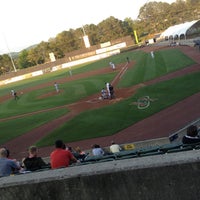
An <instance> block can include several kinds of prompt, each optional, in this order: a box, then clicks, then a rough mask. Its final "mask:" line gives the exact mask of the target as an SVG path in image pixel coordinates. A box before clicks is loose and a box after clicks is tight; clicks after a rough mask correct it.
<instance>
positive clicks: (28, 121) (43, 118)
mask: <svg viewBox="0 0 200 200" xmlns="http://www.w3.org/2000/svg"><path fill="white" fill-rule="evenodd" d="M66 113H67V109H58V110H53V111H48V112H43V113H39V114H34V115H31V116H25V117H20V118H17V119H11V120H8V121H4V122H0V127H1V132H0V144H4V143H5V142H7V141H9V140H11V139H14V138H16V137H18V136H20V135H23V134H25V133H27V132H29V131H31V130H32V129H34V128H37V127H39V126H41V125H43V124H45V123H47V122H50V121H51V120H54V119H57V118H58V117H60V116H62V115H64V114H66Z"/></svg>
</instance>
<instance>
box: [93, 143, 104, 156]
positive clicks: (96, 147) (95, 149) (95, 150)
mask: <svg viewBox="0 0 200 200" xmlns="http://www.w3.org/2000/svg"><path fill="white" fill-rule="evenodd" d="M92 154H93V156H103V155H104V151H103V149H102V148H101V147H100V146H99V145H98V144H94V145H93V149H92Z"/></svg>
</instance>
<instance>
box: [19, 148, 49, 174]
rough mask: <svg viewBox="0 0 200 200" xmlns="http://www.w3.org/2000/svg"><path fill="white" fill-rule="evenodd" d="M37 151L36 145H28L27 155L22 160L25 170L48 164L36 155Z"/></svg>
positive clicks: (40, 167) (36, 168) (33, 169)
mask: <svg viewBox="0 0 200 200" xmlns="http://www.w3.org/2000/svg"><path fill="white" fill-rule="evenodd" d="M37 152H38V149H37V147H36V146H31V147H29V150H28V153H29V155H28V157H26V158H24V159H23V160H22V166H23V167H24V169H25V170H26V171H35V170H38V169H42V168H44V167H47V166H48V165H47V164H46V163H45V162H44V160H43V159H42V158H41V157H38V156H37Z"/></svg>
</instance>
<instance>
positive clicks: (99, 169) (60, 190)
mask: <svg viewBox="0 0 200 200" xmlns="http://www.w3.org/2000/svg"><path fill="white" fill-rule="evenodd" d="M199 155H200V150H191V151H186V152H179V153H170V154H164V155H157V156H146V157H142V158H132V159H125V160H118V161H110V162H101V163H98V164H87V165H82V166H73V167H69V168H64V169H57V170H48V171H42V172H34V173H28V174H22V175H16V176H10V177H4V178H1V179H0V199H1V200H13V199H15V200H21V199H32V200H39V199H45V200H55V199H56V200H62V199H71V200H73V199H74V200H77V199H79V200H113V199H115V200H118V199H119V200H121V199H126V200H129V199H130V200H133V199H137V200H144V199H149V200H151V199H152V200H155V199H162V200H169V199H181V200H188V199H199V198H200V190H199V184H200V179H199V173H200V162H199V161H200V157H199Z"/></svg>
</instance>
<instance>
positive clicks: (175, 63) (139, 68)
mask: <svg viewBox="0 0 200 200" xmlns="http://www.w3.org/2000/svg"><path fill="white" fill-rule="evenodd" d="M127 56H128V57H129V58H130V60H134V61H135V62H136V64H135V65H134V67H132V68H129V69H128V71H127V73H126V74H124V76H123V78H122V79H121V81H120V83H119V85H118V87H128V86H132V85H135V84H138V83H141V82H144V81H147V80H150V79H153V78H156V77H159V76H162V75H164V74H167V73H169V72H172V71H175V70H178V69H181V68H184V67H187V66H189V65H191V64H194V61H193V60H191V59H190V58H188V57H187V56H185V55H184V54H182V53H181V52H180V51H179V50H176V49H171V50H162V51H158V52H155V59H152V58H151V57H150V53H144V52H142V51H134V52H126V53H122V54H119V55H115V56H112V57H111V58H107V59H103V60H101V61H98V62H95V63H90V64H87V65H81V66H77V67H75V68H74V69H73V74H78V73H83V72H86V71H90V70H93V69H98V68H102V67H105V66H107V67H108V63H109V61H112V62H114V63H115V64H117V63H124V62H126V57H127ZM66 73H68V72H67V71H66V70H62V71H57V72H54V73H51V74H47V75H44V76H41V77H36V78H33V79H30V80H29V79H28V80H25V81H20V82H17V83H15V84H9V85H8V86H4V87H1V89H0V95H1V96H3V95H2V94H5V93H6V92H8V91H10V89H13V88H14V89H16V88H17V89H19V90H23V89H24V88H29V87H32V86H36V85H38V84H42V83H45V82H50V81H53V80H56V79H58V78H62V77H64V76H66ZM115 75H116V74H115V72H113V73H109V74H106V75H96V76H93V77H89V78H86V79H81V80H76V81H72V82H66V83H63V84H62V85H60V89H61V90H62V92H61V93H59V94H56V95H55V96H51V97H48V98H44V99H38V97H39V96H40V95H44V94H47V93H49V92H52V91H55V88H54V86H52V87H46V88H43V89H40V90H35V91H30V92H27V93H26V94H23V96H21V97H20V100H19V101H17V102H16V101H14V100H13V99H10V100H8V101H6V102H5V103H2V104H1V105H0V112H1V118H4V117H9V116H13V115H18V114H22V113H29V112H33V111H36V110H43V109H46V108H52V107H57V106H62V105H66V104H69V103H73V102H75V101H78V100H79V99H81V98H83V97H86V96H88V95H91V94H94V93H97V92H100V90H101V88H102V87H103V86H104V84H105V81H111V80H113V79H114V77H115ZM188 79H190V77H189V76H187V77H185V79H182V80H181V81H178V80H179V79H177V80H176V81H177V82H176V83H173V84H177V85H178V86H177V87H180V88H177V90H175V88H176V87H172V88H170V86H169V85H170V84H171V83H172V82H165V83H159V84H156V85H154V86H148V87H144V88H142V89H140V90H139V91H138V92H137V94H136V95H134V96H132V97H131V98H129V99H128V100H124V101H122V102H120V103H117V104H115V105H111V106H108V107H106V108H102V109H99V110H95V111H90V112H89V111H88V112H84V113H82V114H80V116H77V117H76V118H74V119H73V120H71V121H70V122H68V123H66V124H64V125H63V126H62V127H60V128H59V129H58V130H56V131H55V132H54V133H52V134H50V135H49V136H48V137H47V138H44V139H43V140H42V141H41V142H39V143H38V145H40V146H43V145H51V144H53V143H54V140H55V139H56V138H58V137H61V138H62V139H63V140H65V141H66V142H69V141H76V140H82V139H87V138H91V137H101V136H106V135H112V134H114V133H116V132H117V131H119V130H122V129H124V128H126V127H128V126H130V125H131V124H133V123H135V122H137V121H139V120H141V119H144V118H146V117H147V116H150V115H152V114H153V113H155V112H158V111H160V110H162V109H163V108H165V107H167V106H169V105H172V104H173V103H175V102H177V101H179V100H180V99H182V98H185V97H186V96H189V95H191V94H193V93H195V92H197V91H198V78H196V77H194V78H193V77H192V78H191V80H190V85H192V87H193V86H195V85H196V86H195V87H194V88H196V90H195V91H193V93H192V91H190V90H189V91H187V94H185V91H183V88H185V81H186V80H187V81H188ZM183 83H184V84H183ZM163 84H164V85H163ZM179 85H180V86H179ZM15 86H16V87H15ZM161 86H162V87H163V88H160V87H161ZM172 89H174V90H173V91H172ZM189 92H191V93H189ZM176 93H178V94H176ZM167 94H170V96H169V95H167ZM172 94H174V95H172ZM175 94H176V95H175ZM146 95H148V96H150V97H152V98H158V99H159V100H158V101H155V102H156V104H155V106H154V102H153V103H152V106H151V107H150V108H149V109H147V110H143V111H141V110H140V111H139V110H138V109H137V108H136V107H135V106H133V105H130V104H131V103H132V102H134V101H137V98H139V97H141V96H146ZM166 95H167V96H166ZM171 95H172V96H173V98H171ZM177 95H178V96H177ZM179 95H180V96H179ZM163 102H164V103H163ZM134 113H136V115H134ZM33 118H34V116H33ZM51 119H52V118H51V115H50V114H49V115H46V116H45V118H44V119H43V118H42V117H41V118H40V120H39V121H40V122H41V123H45V122H46V120H47V121H48V120H51ZM29 120H30V121H32V118H31V117H30V118H29ZM4 123H5V122H4ZM4 123H0V128H1V130H8V132H7V133H13V135H11V134H10V135H11V136H10V137H15V134H14V133H15V130H16V129H17V130H19V132H21V134H23V133H25V132H27V131H24V130H21V129H22V128H21V127H23V121H22V123H20V124H19V123H17V122H15V120H10V121H8V122H7V123H6V124H4ZM24 123H25V126H26V127H27V130H31V129H32V128H33V127H28V126H29V125H28V124H29V123H26V122H24ZM13 124H14V126H13ZM2 128H3V129H2ZM16 135H17V134H16ZM2 138H4V136H3V133H2ZM0 143H2V141H1V138H0Z"/></svg>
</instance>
